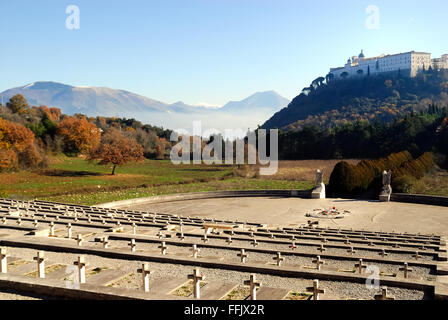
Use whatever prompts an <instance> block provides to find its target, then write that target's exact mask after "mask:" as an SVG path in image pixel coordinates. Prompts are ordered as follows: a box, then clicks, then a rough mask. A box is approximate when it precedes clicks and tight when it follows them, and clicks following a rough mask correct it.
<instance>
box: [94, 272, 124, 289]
mask: <svg viewBox="0 0 448 320" xmlns="http://www.w3.org/2000/svg"><path fill="white" fill-rule="evenodd" d="M89 271H90V270H88V271H87V272H89ZM129 274H130V273H129V272H125V271H122V270H117V269H106V270H102V271H101V272H98V273H96V274H93V275H91V276H89V277H87V279H86V282H88V283H90V284H92V285H98V286H108V285H109V284H112V283H114V282H117V281H119V280H121V279H122V278H124V277H126V276H127V275H129Z"/></svg>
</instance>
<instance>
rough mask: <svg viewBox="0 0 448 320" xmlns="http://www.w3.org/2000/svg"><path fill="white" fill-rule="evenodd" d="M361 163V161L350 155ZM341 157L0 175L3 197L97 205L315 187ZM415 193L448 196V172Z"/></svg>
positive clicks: (73, 162) (55, 163) (88, 166)
mask: <svg viewBox="0 0 448 320" xmlns="http://www.w3.org/2000/svg"><path fill="white" fill-rule="evenodd" d="M346 161H349V162H350V163H357V162H358V160H346ZM336 163H337V161H336V160H330V161H324V160H305V161H280V165H279V169H278V173H277V174H276V175H273V176H258V175H257V174H256V172H257V170H256V169H255V168H248V167H243V168H241V169H238V168H237V167H236V166H227V165H213V166H206V165H178V166H176V165H173V164H172V163H171V162H170V161H169V160H166V161H154V160H146V161H145V162H143V163H137V164H135V163H134V164H128V165H125V166H122V167H118V168H117V171H116V175H115V176H112V175H111V174H110V173H111V171H112V170H111V167H107V166H99V165H96V164H95V163H89V162H87V161H85V160H84V159H83V158H69V157H65V156H57V157H51V158H50V163H49V167H48V168H47V169H43V170H36V171H33V172H28V171H20V172H15V173H3V174H0V197H5V198H16V199H34V198H37V199H40V200H48V201H57V202H65V203H76V204H86V205H95V204H100V203H105V202H111V201H117V200H125V199H132V198H140V197H150V196H155V195H165V194H174V193H188V192H201V191H217V190H249V189H252V190H263V189H299V190H303V189H310V188H312V186H313V184H314V179H315V171H316V169H321V170H323V172H324V178H325V180H326V182H328V178H329V176H330V173H331V171H332V170H333V167H334V165H335V164H336ZM412 191H413V193H418V194H429V195H439V196H448V172H446V171H442V170H434V171H433V172H431V173H430V174H428V175H427V176H426V177H424V178H423V179H421V180H419V181H418V182H417V183H416V184H415V185H414V187H413V190H412Z"/></svg>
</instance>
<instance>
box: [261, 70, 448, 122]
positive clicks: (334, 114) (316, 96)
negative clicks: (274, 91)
mask: <svg viewBox="0 0 448 320" xmlns="http://www.w3.org/2000/svg"><path fill="white" fill-rule="evenodd" d="M434 106H438V107H445V106H448V70H440V71H435V70H427V71H424V72H422V73H421V74H419V75H418V76H417V77H414V78H409V77H402V76H400V75H399V74H385V75H378V76H371V77H364V78H357V79H351V80H348V79H347V80H333V81H329V82H328V83H325V82H322V83H320V84H319V85H318V84H316V82H313V85H312V86H310V87H309V88H305V89H304V90H303V92H302V93H301V94H300V95H298V96H297V97H295V98H294V99H293V101H292V102H291V103H290V104H289V105H288V106H287V107H286V108H284V109H282V110H280V111H279V112H277V113H275V114H274V115H273V116H272V117H271V118H270V119H269V120H268V121H266V122H265V123H264V125H263V126H262V127H263V128H265V129H272V128H281V129H284V130H301V129H303V128H305V127H311V126H317V127H318V128H321V129H326V128H331V127H336V126H341V125H343V124H345V123H349V122H352V123H353V122H357V121H366V122H370V123H375V122H379V123H390V122H393V121H394V120H395V119H397V118H400V117H403V116H404V115H406V114H409V113H413V112H419V111H423V110H426V109H428V108H430V107H434Z"/></svg>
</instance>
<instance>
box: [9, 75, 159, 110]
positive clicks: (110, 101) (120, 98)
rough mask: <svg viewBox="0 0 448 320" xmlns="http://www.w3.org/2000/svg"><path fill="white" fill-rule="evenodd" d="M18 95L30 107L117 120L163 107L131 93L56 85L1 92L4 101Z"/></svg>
mask: <svg viewBox="0 0 448 320" xmlns="http://www.w3.org/2000/svg"><path fill="white" fill-rule="evenodd" d="M19 93H20V94H22V95H23V96H24V97H25V98H26V99H27V101H28V103H29V104H30V105H38V106H40V105H46V106H48V107H58V108H60V109H61V110H62V111H63V112H64V113H66V114H75V113H83V114H87V115H89V116H99V115H102V116H118V115H120V114H122V113H123V111H124V110H126V111H135V112H144V111H147V112H163V111H166V109H167V107H168V106H167V104H165V103H163V102H160V101H156V100H153V99H149V98H146V97H143V96H140V95H137V94H135V93H132V92H128V91H124V90H114V89H110V88H100V87H73V86H69V85H65V84H61V83H56V82H34V83H31V84H29V85H26V86H23V87H18V88H13V89H9V90H6V91H4V92H3V93H2V94H3V96H4V99H5V100H6V101H7V100H8V99H10V98H11V97H12V96H14V95H16V94H19Z"/></svg>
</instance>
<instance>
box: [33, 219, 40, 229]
mask: <svg viewBox="0 0 448 320" xmlns="http://www.w3.org/2000/svg"><path fill="white" fill-rule="evenodd" d="M38 225H39V221H37V220H34V222H33V226H34V228H37V226H38Z"/></svg>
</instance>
